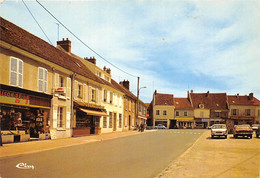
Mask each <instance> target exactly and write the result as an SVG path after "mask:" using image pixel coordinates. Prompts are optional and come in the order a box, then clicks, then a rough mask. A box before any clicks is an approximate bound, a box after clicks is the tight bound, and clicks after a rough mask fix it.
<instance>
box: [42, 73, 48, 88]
mask: <svg viewBox="0 0 260 178" xmlns="http://www.w3.org/2000/svg"><path fill="white" fill-rule="evenodd" d="M43 80H44V81H43V82H44V84H43V86H44V92H45V93H46V92H47V83H48V70H47V69H45V70H44V79H43Z"/></svg>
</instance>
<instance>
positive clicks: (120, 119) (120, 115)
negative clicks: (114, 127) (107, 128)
mask: <svg viewBox="0 0 260 178" xmlns="http://www.w3.org/2000/svg"><path fill="white" fill-rule="evenodd" d="M119 128H122V114H121V113H119Z"/></svg>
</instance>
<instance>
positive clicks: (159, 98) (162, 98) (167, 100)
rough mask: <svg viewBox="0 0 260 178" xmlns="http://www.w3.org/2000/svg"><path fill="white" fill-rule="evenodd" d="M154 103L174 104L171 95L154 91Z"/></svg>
mask: <svg viewBox="0 0 260 178" xmlns="http://www.w3.org/2000/svg"><path fill="white" fill-rule="evenodd" d="M155 105H174V101H173V95H171V94H161V93H156V94H155Z"/></svg>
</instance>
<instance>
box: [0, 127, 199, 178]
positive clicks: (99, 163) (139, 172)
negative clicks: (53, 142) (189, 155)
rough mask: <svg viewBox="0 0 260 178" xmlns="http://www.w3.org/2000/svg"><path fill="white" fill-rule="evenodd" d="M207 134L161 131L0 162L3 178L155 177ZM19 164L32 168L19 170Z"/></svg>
mask: <svg viewBox="0 0 260 178" xmlns="http://www.w3.org/2000/svg"><path fill="white" fill-rule="evenodd" d="M203 132H204V130H158V131H152V132H148V133H141V134H138V135H132V136H127V137H123V138H117V139H112V140H103V141H98V142H93V143H87V144H81V145H76V146H71V147H64V148H59V149H53V150H48V151H42V152H37V153H30V154H23V155H18V156H9V157H2V158H0V177H2V178H5V177H12V178H13V177H154V176H156V175H158V174H159V173H160V172H161V171H162V170H163V169H165V168H166V167H167V166H168V165H169V164H170V163H171V162H172V161H173V160H174V159H176V158H177V157H178V156H180V155H181V154H182V153H183V152H185V151H186V150H187V149H188V148H189V147H190V146H191V145H192V144H193V143H194V142H195V141H196V140H197V139H198V138H199V137H200V135H201V134H202V133H203ZM19 163H24V164H25V163H26V165H27V166H28V165H29V166H33V169H32V168H29V169H19V168H17V167H16V166H17V165H18V164H19Z"/></svg>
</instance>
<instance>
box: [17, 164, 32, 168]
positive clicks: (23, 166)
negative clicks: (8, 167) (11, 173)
mask: <svg viewBox="0 0 260 178" xmlns="http://www.w3.org/2000/svg"><path fill="white" fill-rule="evenodd" d="M16 167H17V168H19V169H34V166H33V165H28V164H26V163H18V164H17V165H16Z"/></svg>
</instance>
